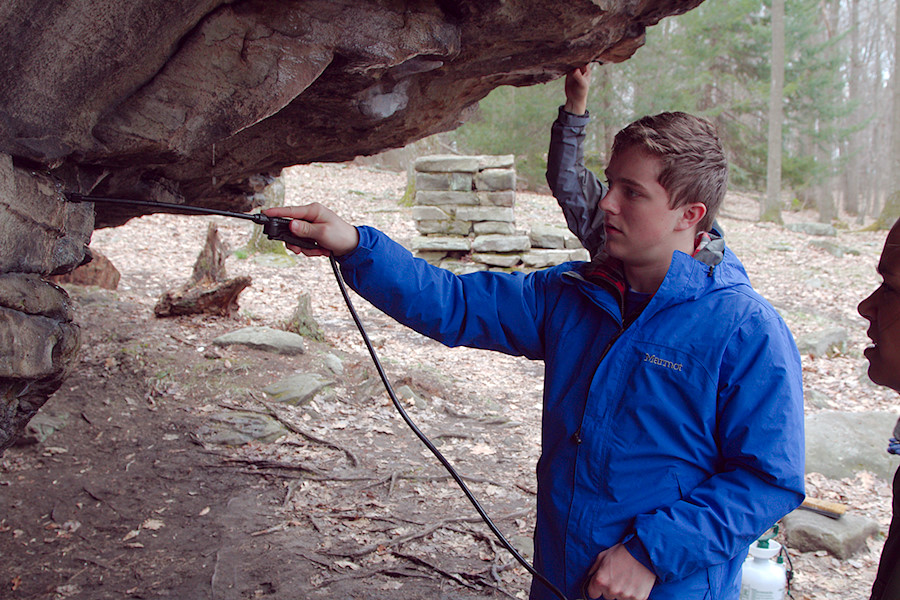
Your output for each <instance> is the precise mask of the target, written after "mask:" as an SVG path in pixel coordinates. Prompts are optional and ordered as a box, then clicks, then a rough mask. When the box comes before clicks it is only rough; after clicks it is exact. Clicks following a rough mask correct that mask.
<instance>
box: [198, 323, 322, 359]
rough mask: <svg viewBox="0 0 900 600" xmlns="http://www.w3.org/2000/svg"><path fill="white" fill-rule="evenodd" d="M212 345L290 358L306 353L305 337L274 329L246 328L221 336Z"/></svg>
mask: <svg viewBox="0 0 900 600" xmlns="http://www.w3.org/2000/svg"><path fill="white" fill-rule="evenodd" d="M212 343H213V345H215V346H247V347H248V348H253V349H255V350H264V351H266V352H275V353H277V354H285V355H288V356H296V355H298V354H303V353H304V352H306V347H305V346H304V345H303V336H300V335H297V334H296V333H291V332H290V331H283V330H281V329H275V328H272V327H245V328H243V329H238V330H237V331H232V332H230V333H226V334H225V335H220V336H219V337H217V338H216V339H214V340H213V341H212Z"/></svg>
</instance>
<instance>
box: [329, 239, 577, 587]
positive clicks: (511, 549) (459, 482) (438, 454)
mask: <svg viewBox="0 0 900 600" xmlns="http://www.w3.org/2000/svg"><path fill="white" fill-rule="evenodd" d="M328 259H329V261H330V262H331V269H332V271H334V277H335V279H337V282H338V287H339V288H340V289H341V295H342V296H343V297H344V302H345V303H346V304H347V308H348V309H349V310H350V316H352V317H353V322H354V323H356V328H357V329H359V333H360V334H361V335H362V338H363V342H364V343H365V344H366V348H367V349H368V350H369V355H370V356H371V357H372V362H373V363H374V364H375V369H376V370H377V371H378V375H379V376H380V377H381V382H382V383H383V384H384V389H386V390H387V393H388V396H390V397H391V402H393V403H394V407H395V408H396V409H397V412H399V413H400V416H401V417H402V418H403V420H404V421H405V422H406V424H407V425H408V426H409V428H410V429H412V430H413V433H415V434H416V436H418V438H419V439H420V440H422V443H423V444H425V446H426V447H427V448H428V449H429V450H430V451H431V453H432V454H433V455H434V456H435V458H437V459H438V460H439V461H440V463H441V464H442V465H443V466H444V468H445V469H447V472H448V473H450V475H451V476H452V477H453V479H454V480H455V481H456V484H457V485H458V486H459V488H460V489H461V490H462V491H463V493H464V494H465V495H466V498H468V499H469V502H471V503H472V506H474V507H475V510H476V511H478V514H479V515H480V516H481V518H482V520H483V521H484V522H485V524H486V525H487V526H488V527H489V528H490V530H491V531H492V532H493V534H494V536H495V537H496V538H497V539H498V540H499V541H500V544H501V545H502V546H503V547H504V548H506V549H507V550H508V551H509V553H510V554H512V555H513V558H515V559H516V560H517V561H519V564H521V565H522V566H523V567H525V569H526V570H527V571H528V572H529V573H531V575H532V576H533V577H535V578H536V579H537V580H538V581H540V582H541V583H543V584H544V585H545V586H547V588H548V589H549V590H550V591H551V592H553V593H554V594H555V595H556V597H557V598H559V599H560V600H568V599H567V598H566V596H565V595H564V594H563V593H562V592H561V591H560V590H559V588H557V587H556V586H555V585H553V584H552V583H551V582H550V581H549V580H548V579H547V578H546V577H544V576H543V575H542V574H541V573H539V572H538V571H537V570H536V569H535V568H534V567H533V566H531V564H529V562H528V561H527V560H525V558H524V557H522V555H521V554H519V552H518V551H517V550H516V549H515V548H514V547H513V545H512V544H510V543H509V541H507V539H506V538H505V537H504V536H503V534H502V533H501V532H500V530H499V529H498V528H497V526H496V525H494V522H493V521H491V518H490V517H489V516H488V514H487V513H486V512H485V511H484V508H482V506H481V504H479V503H478V500H477V499H476V498H475V496H474V495H473V494H472V491H471V490H469V486H467V485H466V483H465V482H464V481H463V480H462V477H460V475H459V473H457V472H456V469H454V468H453V465H451V464H450V461H448V460H447V459H446V458H445V457H444V455H443V454H441V452H440V450H438V449H437V448H436V447H435V445H434V444H433V443H431V440H430V439H428V437H427V436H426V435H425V434H424V433H422V431H421V430H420V429H419V428H418V427H417V426H416V424H415V423H414V422H413V420H412V419H411V418H410V416H409V415H408V414H407V412H406V410H405V409H404V408H403V405H402V404H400V400H399V399H398V398H397V395H396V394H395V393H394V388H393V387H391V382H390V381H389V380H388V377H387V374H386V373H385V372H384V368H383V367H382V366H381V361H380V360H379V359H378V355H377V354H376V353H375V348H374V347H373V346H372V342H371V341H370V340H369V336H368V334H367V333H366V330H365V328H364V327H363V324H362V321H360V319H359V315H357V314H356V309H355V308H354V307H353V302H351V301H350V294H348V293H347V285H346V284H345V283H344V278H343V277H341V271H340V269H339V268H338V265H337V261H336V260H334V256H329V257H328Z"/></svg>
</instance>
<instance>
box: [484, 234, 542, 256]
mask: <svg viewBox="0 0 900 600" xmlns="http://www.w3.org/2000/svg"><path fill="white" fill-rule="evenodd" d="M530 249H531V241H530V240H529V239H528V236H527V235H496V234H491V235H481V236H478V237H477V238H475V241H474V242H472V250H474V251H475V252H526V251H528V250H530Z"/></svg>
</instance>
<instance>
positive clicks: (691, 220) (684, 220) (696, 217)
mask: <svg viewBox="0 0 900 600" xmlns="http://www.w3.org/2000/svg"><path fill="white" fill-rule="evenodd" d="M680 208H681V210H682V212H681V220H680V222H679V223H678V229H680V230H685V229H691V228H696V227H697V223H699V222H700V221H701V220H702V219H703V217H705V216H706V205H705V204H703V203H702V202H691V203H690V204H685V205H684V206H682V207H680Z"/></svg>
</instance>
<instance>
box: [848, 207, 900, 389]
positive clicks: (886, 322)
mask: <svg viewBox="0 0 900 600" xmlns="http://www.w3.org/2000/svg"><path fill="white" fill-rule="evenodd" d="M878 272H879V273H880V274H881V277H882V278H883V279H884V282H883V283H882V284H881V286H879V288H878V289H876V290H875V291H874V292H872V294H871V295H870V296H869V297H868V298H866V299H865V300H863V301H862V302H860V303H859V308H858V310H859V314H861V315H862V316H863V317H865V318H866V319H868V321H869V330H868V335H869V338H871V340H872V342H873V344H872V345H871V346H869V347H868V348H866V351H865V354H866V358H867V359H869V378H870V379H871V380H872V381H874V382H875V383H878V384H881V385H885V386H887V387H889V388H893V389H895V390H897V391H898V392H900V221H898V222H897V223H896V224H894V227H893V228H892V229H891V231H890V233H888V237H887V240H886V241H885V243H884V251H883V252H882V253H881V260H880V261H879V263H878Z"/></svg>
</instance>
